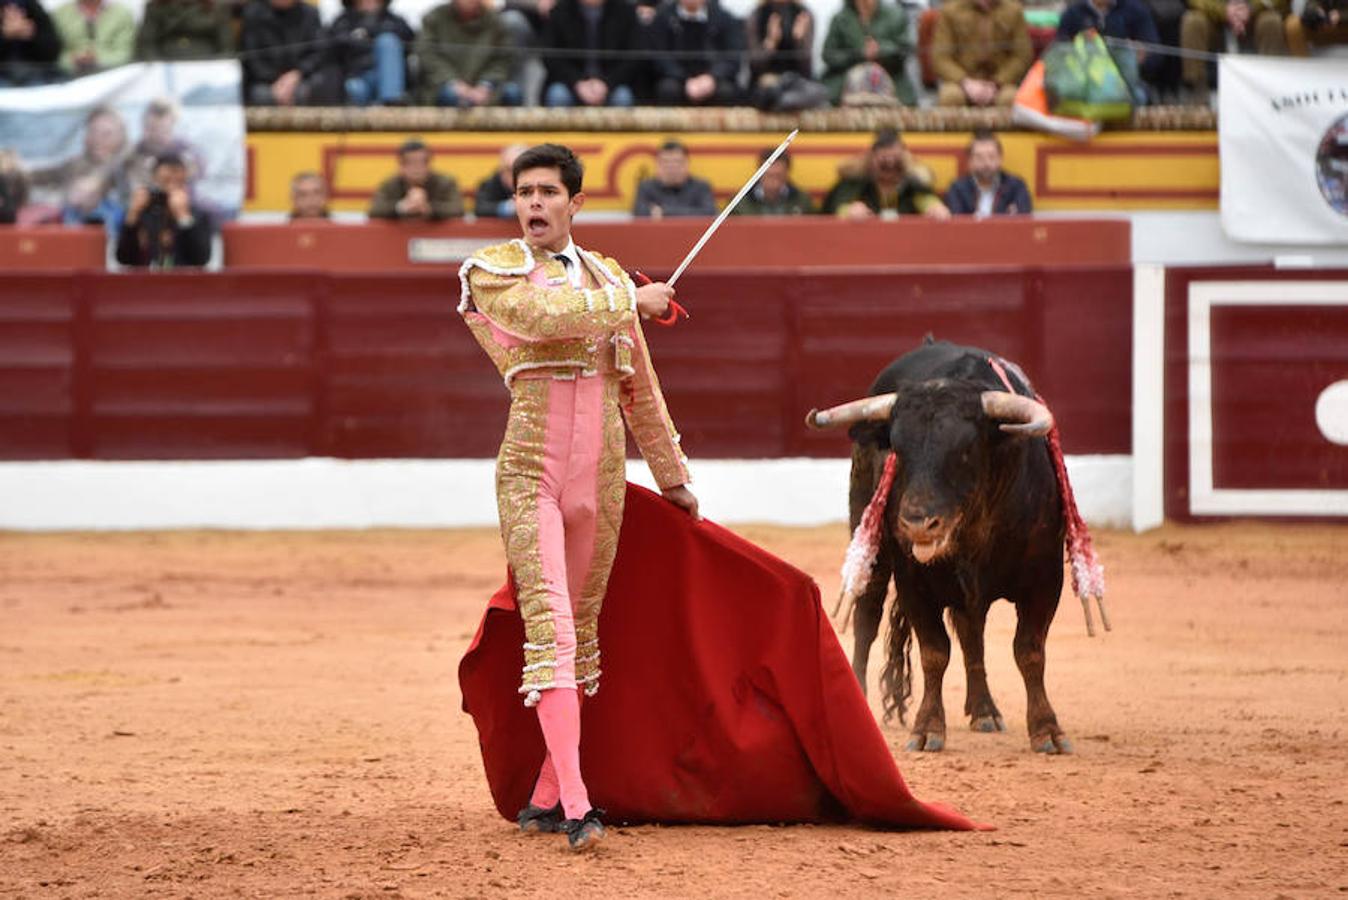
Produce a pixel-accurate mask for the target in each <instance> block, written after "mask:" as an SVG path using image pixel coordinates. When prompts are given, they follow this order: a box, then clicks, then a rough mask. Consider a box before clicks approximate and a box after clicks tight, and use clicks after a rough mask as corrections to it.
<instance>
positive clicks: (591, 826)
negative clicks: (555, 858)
mask: <svg viewBox="0 0 1348 900" xmlns="http://www.w3.org/2000/svg"><path fill="white" fill-rule="evenodd" d="M603 815H604V811H603V810H602V809H592V810H590V811H589V812H587V813H586V814H585V817H584V818H581V819H567V820H566V821H564V822H563V823H562V831H565V832H566V840H567V843H568V844H570V845H571V849H572V850H575V851H577V852H579V851H581V850H589V849H590V848H591V847H593V846H595V845H596V844H598V843H599V842H600V841H602V840H603V839H604V823H603V822H602V821H601V819H602V817H603Z"/></svg>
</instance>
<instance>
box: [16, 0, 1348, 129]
mask: <svg viewBox="0 0 1348 900" xmlns="http://www.w3.org/2000/svg"><path fill="white" fill-rule="evenodd" d="M1345 3H1348V0H1305V6H1304V9H1303V10H1302V11H1301V12H1300V13H1299V14H1293V13H1292V12H1291V7H1290V0H1066V2H1065V4H1063V5H1062V6H1060V7H1057V8H1055V11H1056V12H1058V13H1059V14H1060V15H1059V16H1058V18H1057V23H1058V24H1057V30H1056V35H1055V36H1056V38H1057V39H1060V40H1061V39H1070V38H1072V37H1073V36H1074V35H1076V34H1077V33H1079V32H1080V31H1082V30H1084V29H1094V30H1096V31H1098V32H1100V33H1101V34H1102V35H1104V36H1105V37H1106V38H1109V39H1119V40H1128V41H1136V42H1140V45H1138V46H1136V47H1135V48H1134V49H1127V48H1125V47H1124V45H1123V44H1117V43H1116V44H1115V45H1114V46H1115V49H1116V51H1117V52H1121V53H1136V54H1137V62H1138V63H1139V64H1140V76H1141V80H1142V82H1143V83H1142V84H1140V85H1139V86H1138V90H1137V94H1138V99H1139V100H1141V101H1143V102H1145V101H1148V100H1153V101H1154V100H1167V101H1169V100H1175V99H1181V100H1188V101H1192V102H1204V101H1206V100H1207V99H1208V91H1209V90H1210V88H1211V87H1212V81H1211V69H1212V66H1211V63H1210V58H1209V56H1208V51H1213V50H1223V49H1225V48H1226V47H1227V46H1228V42H1231V43H1233V44H1234V45H1235V46H1237V47H1239V48H1240V49H1242V50H1244V51H1249V52H1256V53H1261V54H1288V53H1292V54H1300V55H1305V54H1308V53H1310V52H1312V50H1313V49H1314V48H1317V47H1321V46H1324V45H1328V44H1336V43H1338V44H1343V43H1348V23H1345V22H1344V20H1343V18H1342V8H1343V5H1344V4H1345ZM390 4H391V0H343V10H342V12H341V13H340V14H339V15H338V16H337V17H336V18H335V19H334V20H333V21H332V22H331V23H329V24H327V25H325V24H324V23H323V22H322V21H321V18H320V15H319V12H318V9H317V7H316V6H314V5H312V4H311V3H309V2H306V0H147V5H146V7H145V9H144V12H143V16H142V17H141V21H140V23H139V26H137V23H136V22H135V19H134V16H133V15H132V13H131V12H130V11H129V9H128V8H127V7H125V6H124V5H122V3H121V0H57V2H54V3H53V4H52V8H51V10H50V11H48V9H47V7H46V6H44V4H43V3H42V2H41V0H0V86H23V85H31V84H41V83H47V82H51V81H54V80H60V79H64V78H70V77H77V76H80V75H84V74H88V73H91V72H96V71H100V70H103V69H107V68H111V67H114V66H118V65H121V64H123V63H126V62H129V61H132V60H195V59H209V58H220V57H233V56H237V57H238V58H239V59H240V60H241V61H242V65H243V72H244V100H245V102H247V103H249V104H258V105H271V104H274V105H279V106H291V105H304V104H322V105H332V104H341V103H346V104H353V105H368V104H382V105H403V104H421V105H440V106H457V107H475V106H485V105H500V106H515V105H520V104H523V103H542V104H544V105H546V106H552V107H568V106H632V105H635V104H650V103H659V104H675V105H708V104H742V103H753V104H754V105H757V106H759V107H760V108H764V109H774V110H796V109H805V108H813V107H818V106H822V105H827V104H830V103H831V104H870V103H898V104H906V105H912V104H914V103H917V102H918V101H919V94H918V90H917V85H915V84H914V83H913V78H912V77H911V76H912V74H913V73H914V71H915V70H916V69H917V67H916V66H915V65H914V63H913V59H914V54H915V52H916V43H917V40H918V37H919V35H925V36H926V37H925V38H924V40H927V41H928V49H929V53H930V59H929V61H928V62H929V68H930V72H931V80H932V81H933V82H934V83H932V84H931V87H933V88H934V90H935V102H936V103H937V104H939V105H945V106H963V105H976V106H990V105H1002V106H1005V105H1009V104H1010V103H1011V100H1012V97H1013V96H1014V93H1015V89H1016V87H1017V85H1019V83H1020V81H1021V79H1022V78H1023V77H1024V75H1025V73H1026V70H1027V69H1028V68H1029V66H1030V64H1031V62H1032V61H1033V59H1034V56H1035V54H1036V51H1037V49H1042V48H1041V47H1040V46H1039V45H1040V44H1041V43H1042V40H1039V41H1036V40H1032V36H1031V29H1030V27H1029V26H1028V25H1027V21H1026V10H1025V8H1024V7H1023V6H1022V5H1021V4H1020V3H1019V2H1016V0H942V2H940V4H939V5H935V3H934V2H933V6H932V7H931V8H930V9H926V10H925V11H921V10H922V7H921V6H916V7H909V6H906V5H904V4H902V3H897V2H895V0H840V7H839V8H838V9H837V10H836V12H834V13H833V14H832V16H831V17H830V18H829V21H828V22H827V23H824V28H825V30H824V37H823V41H822V52H821V60H820V62H821V65H819V66H816V63H815V59H814V56H813V48H814V44H815V33H816V25H817V23H816V22H815V21H814V15H813V14H812V13H811V11H810V9H809V8H807V7H806V6H805V5H804V4H803V3H802V2H800V0H759V3H758V4H757V5H756V6H755V7H754V8H753V9H752V10H751V11H750V12H749V14H748V15H746V16H745V17H744V18H743V19H741V18H739V17H737V16H735V15H733V14H732V13H730V12H728V11H727V10H726V9H724V8H722V6H721V5H720V3H719V2H718V0H446V2H444V3H442V4H440V5H438V6H435V7H433V8H431V9H430V10H429V11H428V12H427V13H426V14H425V16H424V17H423V18H422V19H421V21H420V22H419V23H418V26H417V27H416V28H414V27H413V26H412V25H411V24H410V23H409V22H408V21H407V20H406V19H404V18H403V17H402V16H400V15H398V13H396V12H394V11H393V10H392V9H391V8H390ZM498 5H499V7H500V8H498ZM910 8H912V9H914V10H919V11H920V12H917V13H916V14H915V13H914V12H910ZM919 20H920V21H919ZM1040 30H1042V26H1041V29H1040ZM1167 48H1175V49H1176V50H1177V51H1179V52H1168V51H1167ZM1158 51H1159V52H1158ZM1183 51H1192V52H1189V53H1185V52H1183ZM531 60H533V61H536V62H541V65H542V67H543V68H544V70H545V72H546V74H545V76H544V78H543V80H542V86H541V89H538V90H526V85H525V83H524V80H523V74H522V73H523V72H524V68H525V66H526V64H528V63H529V62H530V61H531ZM922 80H923V81H924V82H926V81H927V79H926V78H923V79H922Z"/></svg>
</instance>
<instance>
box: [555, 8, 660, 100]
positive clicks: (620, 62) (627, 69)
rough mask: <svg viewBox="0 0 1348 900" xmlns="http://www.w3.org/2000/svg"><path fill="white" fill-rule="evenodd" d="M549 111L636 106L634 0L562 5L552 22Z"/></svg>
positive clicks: (635, 23) (635, 20) (556, 10)
mask: <svg viewBox="0 0 1348 900" xmlns="http://www.w3.org/2000/svg"><path fill="white" fill-rule="evenodd" d="M547 21H548V24H547V31H546V34H545V38H544V44H545V46H547V47H548V48H549V49H551V50H555V51H560V52H557V53H553V54H551V55H550V56H549V57H548V61H547V68H548V77H547V86H546V87H545V88H544V89H543V104H544V105H545V106H575V105H577V104H579V105H581V106H633V105H635V104H636V94H635V90H634V85H635V83H636V66H637V63H636V60H635V59H634V58H633V57H632V56H630V55H628V56H622V55H606V54H611V53H618V54H622V53H629V54H630V52H631V51H632V50H633V49H634V47H635V45H636V32H637V16H636V12H635V10H634V8H633V6H632V4H631V3H630V2H629V0H559V2H558V4H557V8H556V9H555V10H554V11H553V13H552V15H550V16H548V20H547Z"/></svg>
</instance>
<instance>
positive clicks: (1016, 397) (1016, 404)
mask: <svg viewBox="0 0 1348 900" xmlns="http://www.w3.org/2000/svg"><path fill="white" fill-rule="evenodd" d="M983 414H984V415H986V416H987V417H988V418H989V419H992V420H994V421H997V422H1001V423H1002V431H1005V432H1007V433H1008V434H1016V435H1023V436H1027V437H1043V436H1044V435H1046V434H1048V433H1049V432H1050V431H1052V430H1053V413H1051V412H1049V411H1048V407H1047V406H1045V405H1044V404H1042V403H1040V402H1039V401H1038V400H1031V399H1030V398H1029V397H1022V396H1021V395H1020V394H1012V393H1008V392H1007V391H984V392H983Z"/></svg>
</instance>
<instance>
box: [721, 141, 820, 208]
mask: <svg viewBox="0 0 1348 900" xmlns="http://www.w3.org/2000/svg"><path fill="white" fill-rule="evenodd" d="M771 155H772V151H771V150H764V151H763V153H762V154H761V155H760V156H759V157H758V164H759V165H760V166H761V165H762V164H763V162H764V161H765V160H766V159H767V158H768V157H769V156H771ZM812 212H814V202H813V201H812V200H810V195H809V194H807V193H805V192H804V191H802V190H801V189H800V188H798V187H796V186H795V185H794V184H792V183H791V154H790V153H783V154H782V155H781V156H779V157H777V159H776V161H774V162H773V164H772V165H770V166H768V169H767V171H766V172H764V173H763V175H762V177H760V178H759V179H758V183H757V184H755V185H754V186H753V187H752V188H750V189H749V193H748V194H745V196H744V199H743V200H741V201H740V205H739V206H737V207H735V211H734V212H732V213H731V215H734V216H802V215H809V214H810V213H812Z"/></svg>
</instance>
